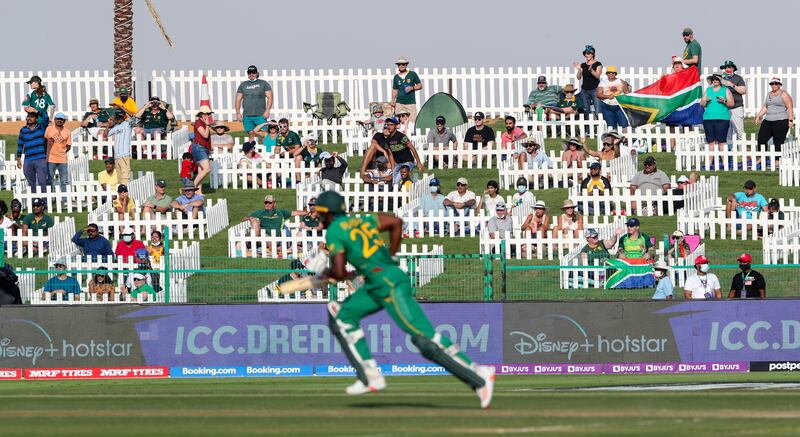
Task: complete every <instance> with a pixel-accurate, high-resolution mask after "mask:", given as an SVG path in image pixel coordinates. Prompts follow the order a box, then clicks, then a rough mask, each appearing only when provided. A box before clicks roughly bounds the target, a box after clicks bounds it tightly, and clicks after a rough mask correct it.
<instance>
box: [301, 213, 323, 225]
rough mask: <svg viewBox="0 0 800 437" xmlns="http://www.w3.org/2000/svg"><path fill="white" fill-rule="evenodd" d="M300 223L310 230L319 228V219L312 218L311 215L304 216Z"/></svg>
mask: <svg viewBox="0 0 800 437" xmlns="http://www.w3.org/2000/svg"><path fill="white" fill-rule="evenodd" d="M300 221H302V222H303V224H304V225H306V226H307V227H309V228H316V227H317V226H319V219H318V218H314V217H312V216H311V214H306V215H304V216H303V218H302V219H301V220H300Z"/></svg>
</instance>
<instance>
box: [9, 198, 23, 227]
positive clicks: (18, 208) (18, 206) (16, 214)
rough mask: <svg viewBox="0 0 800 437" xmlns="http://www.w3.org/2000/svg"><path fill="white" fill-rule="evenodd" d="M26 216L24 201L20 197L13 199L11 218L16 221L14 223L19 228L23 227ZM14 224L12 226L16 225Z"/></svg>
mask: <svg viewBox="0 0 800 437" xmlns="http://www.w3.org/2000/svg"><path fill="white" fill-rule="evenodd" d="M24 217H25V216H23V215H22V202H20V201H19V200H18V199H12V200H11V220H13V221H14V225H16V228H17V229H22V219H23V218H24ZM14 225H12V226H14Z"/></svg>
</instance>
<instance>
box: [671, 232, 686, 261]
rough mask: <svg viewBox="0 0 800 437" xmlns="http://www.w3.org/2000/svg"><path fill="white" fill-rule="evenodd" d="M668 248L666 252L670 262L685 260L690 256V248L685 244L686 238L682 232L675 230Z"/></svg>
mask: <svg viewBox="0 0 800 437" xmlns="http://www.w3.org/2000/svg"><path fill="white" fill-rule="evenodd" d="M670 242H671V244H670V247H669V250H668V251H667V258H669V259H670V260H676V261H677V260H678V259H683V258H686V257H687V256H689V255H691V248H690V247H689V243H687V242H686V237H685V236H684V235H683V232H682V231H679V230H676V231H675V232H673V233H672V236H671V237H670Z"/></svg>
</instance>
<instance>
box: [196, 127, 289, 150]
mask: <svg viewBox="0 0 800 437" xmlns="http://www.w3.org/2000/svg"><path fill="white" fill-rule="evenodd" d="M230 130H231V128H229V127H228V126H226V125H224V124H222V123H220V122H217V123H214V124H212V125H211V150H214V149H225V151H226V152H232V151H233V142H234V141H233V137H232V136H230V134H229V133H228V131H230ZM276 137H277V135H276Z"/></svg>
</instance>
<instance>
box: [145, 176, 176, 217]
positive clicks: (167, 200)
mask: <svg viewBox="0 0 800 437" xmlns="http://www.w3.org/2000/svg"><path fill="white" fill-rule="evenodd" d="M171 210H172V197H170V196H169V195H168V194H167V181H166V180H164V179H159V180H157V181H156V185H155V188H154V193H153V194H152V195H151V196H150V197H148V198H147V199H145V201H144V204H143V205H142V214H147V215H148V216H149V217H152V215H153V213H161V214H165V213H168V212H170V211H171Z"/></svg>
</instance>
